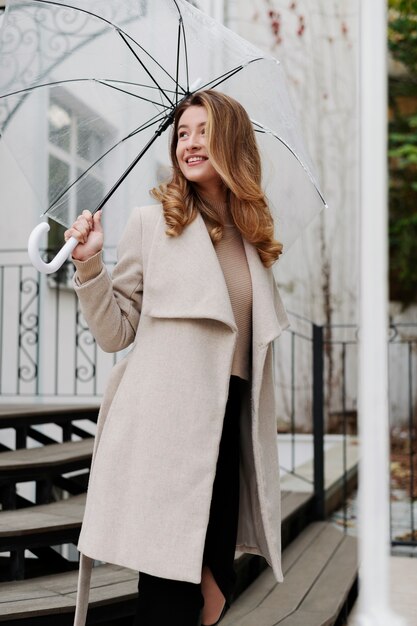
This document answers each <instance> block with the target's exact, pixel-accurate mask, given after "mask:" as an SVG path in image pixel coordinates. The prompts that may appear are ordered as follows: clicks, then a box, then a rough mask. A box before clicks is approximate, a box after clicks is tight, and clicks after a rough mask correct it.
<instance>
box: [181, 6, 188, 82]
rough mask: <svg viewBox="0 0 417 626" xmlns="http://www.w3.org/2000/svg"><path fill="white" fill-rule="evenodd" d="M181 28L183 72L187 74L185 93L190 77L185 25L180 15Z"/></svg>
mask: <svg viewBox="0 0 417 626" xmlns="http://www.w3.org/2000/svg"><path fill="white" fill-rule="evenodd" d="M181 30H182V36H183V39H184V54H185V73H186V76H187V93H188V92H189V91H190V77H189V75H188V52H187V38H186V36H185V27H184V22H183V19H182V16H181Z"/></svg>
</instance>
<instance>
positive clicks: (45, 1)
mask: <svg viewBox="0 0 417 626" xmlns="http://www.w3.org/2000/svg"><path fill="white" fill-rule="evenodd" d="M34 2H39V3H40V4H50V5H52V6H58V7H65V8H67V9H73V10H74V11H79V12H80V13H85V14H86V15H90V16H91V17H95V18H97V19H98V20H100V21H102V22H104V23H105V24H108V26H111V27H112V28H114V29H116V30H117V32H118V33H119V34H122V33H123V35H124V36H125V37H126V39H130V40H131V41H133V43H134V44H136V45H137V46H138V47H139V48H140V49H141V50H142V51H143V52H144V53H145V54H147V55H148V56H149V57H150V58H151V59H152V61H154V63H156V64H157V65H158V67H159V68H160V69H161V70H162V71H163V72H165V74H166V75H167V76H168V77H169V78H170V79H171V80H172V81H174V78H173V77H172V76H171V75H170V73H169V72H168V71H167V70H166V69H165V68H164V67H163V66H162V65H161V64H160V63H158V61H157V60H156V59H154V57H153V56H152V55H151V54H150V53H149V52H147V50H145V48H143V47H142V46H141V45H140V44H139V42H137V41H136V40H135V39H134V38H133V37H132V36H131V35H129V33H127V32H125V31H124V30H123V29H122V28H120V27H119V26H116V25H115V24H113V23H112V22H110V20H107V19H106V18H105V17H102V16H101V15H97V14H96V13H93V12H92V11H88V10H87V9H81V8H80V7H75V6H73V5H72V4H65V3H63V2H54V1H53V0H34ZM124 41H125V43H126V44H127V42H126V40H124ZM129 49H130V50H131V51H132V52H133V50H132V48H131V47H130V46H129ZM135 56H136V55H135ZM136 58H137V57H136ZM181 89H182V91H183V92H184V93H185V91H184V89H183V88H182V87H181ZM171 104H172V103H171Z"/></svg>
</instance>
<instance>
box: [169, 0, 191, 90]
mask: <svg viewBox="0 0 417 626" xmlns="http://www.w3.org/2000/svg"><path fill="white" fill-rule="evenodd" d="M173 1H174V4H175V6H176V7H177V11H178V13H179V16H180V19H179V23H180V25H181V29H182V34H183V38H184V53H185V73H186V77H187V90H186V92H185V93H186V94H189V93H190V79H189V75H188V52H187V38H186V36H185V27H184V20H183V19H182V13H181V11H180V7H179V6H178V3H177V0H173ZM183 91H184V90H183Z"/></svg>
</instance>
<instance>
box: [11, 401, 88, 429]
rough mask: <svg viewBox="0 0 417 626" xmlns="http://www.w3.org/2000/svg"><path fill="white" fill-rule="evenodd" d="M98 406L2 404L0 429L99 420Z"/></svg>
mask: <svg viewBox="0 0 417 626" xmlns="http://www.w3.org/2000/svg"><path fill="white" fill-rule="evenodd" d="M98 410H99V407H98V406H97V405H96V404H91V405H90V404H84V405H68V404H38V405H33V404H30V405H17V404H0V428H15V427H16V426H22V425H24V424H27V425H34V424H60V423H63V422H68V421H73V420H76V419H77V420H81V419H92V420H95V419H96V418H97V414H98Z"/></svg>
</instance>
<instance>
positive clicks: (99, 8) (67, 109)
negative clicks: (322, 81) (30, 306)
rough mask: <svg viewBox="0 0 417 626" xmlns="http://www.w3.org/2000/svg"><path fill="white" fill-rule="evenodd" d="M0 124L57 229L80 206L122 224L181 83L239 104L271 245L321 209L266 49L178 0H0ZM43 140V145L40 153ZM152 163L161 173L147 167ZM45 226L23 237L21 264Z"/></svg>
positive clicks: (70, 245)
mask: <svg viewBox="0 0 417 626" xmlns="http://www.w3.org/2000/svg"><path fill="white" fill-rule="evenodd" d="M0 65H1V67H0V133H1V137H2V141H4V142H6V143H7V144H8V146H9V148H10V150H11V151H12V153H13V154H14V156H15V158H16V160H17V162H18V163H19V166H20V168H21V170H22V171H23V173H24V174H25V176H26V178H27V179H28V180H29V182H30V184H31V186H32V188H33V189H34V191H35V193H36V195H37V197H38V199H39V202H40V204H41V205H42V208H41V210H42V209H43V215H45V216H46V217H48V218H51V219H53V220H55V221H56V222H58V223H59V224H61V225H63V226H65V227H67V228H68V227H69V226H70V225H71V224H72V222H73V221H74V219H75V217H76V215H77V214H78V213H79V212H81V211H82V210H83V209H84V208H89V209H90V210H91V211H92V213H94V212H96V211H98V210H99V209H101V208H103V207H104V206H106V213H107V212H108V211H109V209H110V207H111V205H113V206H112V208H111V211H112V212H113V211H115V212H116V215H117V219H119V220H120V221H123V220H124V211H123V210H121V208H120V207H121V206H123V207H125V206H126V204H128V203H130V202H131V201H132V199H133V198H135V203H137V202H138V201H141V199H142V194H143V193H144V192H145V189H149V188H151V187H152V186H154V185H155V184H156V182H157V180H155V179H153V175H154V174H153V173H154V172H155V171H157V170H158V167H157V166H158V165H159V166H160V170H161V172H160V175H161V176H162V175H163V174H164V173H165V174H166V169H164V168H163V167H162V166H163V165H164V163H165V158H166V156H165V155H168V149H167V138H166V136H165V135H166V133H165V132H164V131H166V130H167V129H168V128H169V127H170V125H171V123H172V121H173V117H174V113H175V109H176V107H177V106H178V104H179V103H180V102H181V101H182V99H184V98H186V97H187V96H188V95H189V94H190V93H193V92H194V91H197V90H202V89H206V88H214V89H218V90H220V91H222V92H224V93H227V94H228V95H230V96H232V97H234V98H236V99H237V100H238V101H239V102H241V104H242V105H243V106H244V107H245V109H246V111H247V112H248V114H249V116H250V118H251V120H252V123H253V126H254V129H255V131H256V133H257V138H258V144H259V148H260V152H261V156H262V165H263V185H264V190H265V193H266V196H267V198H268V201H269V205H270V208H271V211H272V214H273V216H274V223H275V227H276V238H277V239H278V240H279V241H281V242H282V243H283V244H284V252H285V251H287V250H288V248H289V247H290V245H291V244H292V243H293V241H294V240H295V239H296V237H297V236H298V235H299V234H300V232H301V231H302V230H303V228H305V227H306V225H307V224H308V223H309V222H310V221H311V220H312V219H313V217H315V216H316V215H317V214H318V213H319V212H320V210H321V209H322V208H323V206H326V203H325V200H324V198H323V195H322V193H321V191H320V188H319V184H318V181H317V177H316V175H315V173H314V167H313V164H312V162H311V159H310V157H309V155H308V153H307V150H306V148H305V145H304V142H303V139H302V136H301V132H300V130H299V127H298V124H297V121H296V119H295V115H294V111H293V107H292V104H291V102H290V98H289V95H288V91H287V88H286V85H285V77H284V73H283V69H282V67H281V65H280V63H279V61H277V60H276V59H275V58H273V57H272V56H269V55H266V54H265V53H263V52H262V51H261V50H259V49H258V48H256V47H255V46H253V45H252V44H251V43H249V42H248V41H246V40H244V39H243V38H241V37H239V36H238V35H236V34H235V33H233V32H232V31H230V30H229V29H227V28H225V27H224V26H222V25H221V24H220V23H218V22H216V21H215V20H213V19H211V18H210V17H209V16H207V15H206V14H204V13H203V12H201V11H199V10H198V9H196V8H195V7H194V6H192V5H191V4H190V3H189V2H187V1H186V0H152V2H150V1H146V0H93V1H90V2H88V3H86V2H85V1H82V0H75V1H73V2H64V1H62V0H55V1H51V0H27V1H26V0H10V1H9V3H8V5H7V9H6V14H5V17H4V22H3V27H2V30H1V31H0ZM46 146H48V149H46ZM161 168H162V169H161ZM48 229H49V225H48V223H46V222H42V223H41V224H39V225H38V226H37V227H36V228H35V230H34V231H33V232H32V234H31V236H30V238H29V254H30V257H31V260H32V263H33V264H34V265H35V267H37V269H39V270H40V271H42V272H45V273H51V272H54V271H56V270H57V269H58V268H59V267H60V266H61V265H62V263H63V262H64V261H65V260H66V259H67V258H68V256H69V255H70V254H71V252H72V250H73V249H74V247H75V246H76V245H77V240H75V239H71V240H70V241H68V242H67V243H66V244H65V245H64V246H63V248H62V249H61V250H60V252H59V253H58V255H57V257H55V259H53V261H51V262H50V263H45V262H44V261H43V260H42V259H41V257H40V254H39V245H40V240H41V238H42V237H43V235H44V233H45V231H47V230H48Z"/></svg>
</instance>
